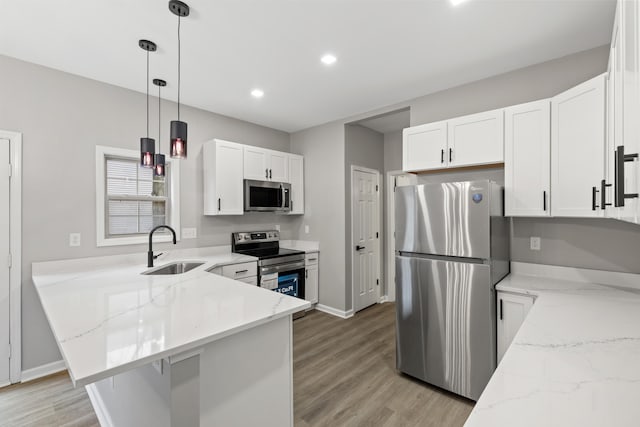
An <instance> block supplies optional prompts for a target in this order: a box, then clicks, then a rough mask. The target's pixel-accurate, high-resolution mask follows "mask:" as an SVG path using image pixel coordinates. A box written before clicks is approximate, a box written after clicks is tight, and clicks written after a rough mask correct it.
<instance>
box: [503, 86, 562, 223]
mask: <svg viewBox="0 0 640 427" xmlns="http://www.w3.org/2000/svg"><path fill="white" fill-rule="evenodd" d="M504 120H505V126H504V127H505V135H504V137H505V141H504V144H505V145H504V175H505V186H504V187H505V188H504V189H505V215H506V216H549V215H550V214H551V210H550V206H549V205H550V203H549V199H550V197H551V176H550V174H551V171H550V169H551V157H550V154H551V101H550V100H549V99H545V100H542V101H536V102H529V103H527V104H522V105H516V106H513V107H509V108H506V109H505V111H504Z"/></svg>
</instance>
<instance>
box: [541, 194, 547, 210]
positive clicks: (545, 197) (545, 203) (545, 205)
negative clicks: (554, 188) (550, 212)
mask: <svg viewBox="0 0 640 427" xmlns="http://www.w3.org/2000/svg"><path fill="white" fill-rule="evenodd" d="M542 210H543V211H545V212H546V211H547V192H546V191H543V192H542Z"/></svg>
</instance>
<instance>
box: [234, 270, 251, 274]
mask: <svg viewBox="0 0 640 427" xmlns="http://www.w3.org/2000/svg"><path fill="white" fill-rule="evenodd" d="M248 272H249V270H239V271H236V274H242V273H248Z"/></svg>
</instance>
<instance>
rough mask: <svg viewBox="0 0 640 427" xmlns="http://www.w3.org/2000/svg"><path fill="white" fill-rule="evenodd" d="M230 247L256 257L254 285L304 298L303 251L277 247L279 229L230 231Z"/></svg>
mask: <svg viewBox="0 0 640 427" xmlns="http://www.w3.org/2000/svg"><path fill="white" fill-rule="evenodd" d="M231 250H232V251H233V252H235V253H239V254H244V255H249V256H253V257H256V258H258V286H260V287H263V288H265V289H271V290H273V291H276V292H280V293H282V294H286V295H290V296H293V297H297V298H300V299H304V278H305V267H304V252H303V251H296V250H292V249H284V248H281V247H280V232H279V231H276V230H271V231H251V232H237V233H232V234H231Z"/></svg>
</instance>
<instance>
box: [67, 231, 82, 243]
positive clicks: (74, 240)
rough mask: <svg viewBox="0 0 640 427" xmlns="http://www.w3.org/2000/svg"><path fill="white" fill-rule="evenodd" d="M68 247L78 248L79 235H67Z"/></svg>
mask: <svg viewBox="0 0 640 427" xmlns="http://www.w3.org/2000/svg"><path fill="white" fill-rule="evenodd" d="M69 246H80V233H69Z"/></svg>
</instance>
